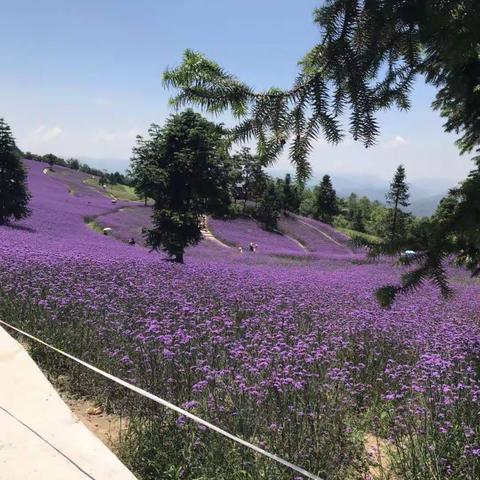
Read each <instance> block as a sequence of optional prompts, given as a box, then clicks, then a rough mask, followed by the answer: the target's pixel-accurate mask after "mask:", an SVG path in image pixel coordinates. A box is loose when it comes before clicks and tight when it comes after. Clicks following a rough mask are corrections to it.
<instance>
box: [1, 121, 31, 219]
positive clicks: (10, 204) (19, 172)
mask: <svg viewBox="0 0 480 480" xmlns="http://www.w3.org/2000/svg"><path fill="white" fill-rule="evenodd" d="M16 150H17V148H16V145H15V140H14V139H13V136H12V132H11V130H10V127H9V126H8V125H7V124H6V123H5V121H4V119H3V118H0V225H4V224H5V223H7V222H8V221H9V219H10V218H12V217H13V218H14V219H15V220H20V219H22V218H25V217H27V216H28V215H30V210H29V208H28V202H29V200H30V194H29V192H28V190H27V187H26V179H27V174H26V172H25V169H24V168H23V165H22V163H21V161H20V159H19V158H18V155H17V154H16Z"/></svg>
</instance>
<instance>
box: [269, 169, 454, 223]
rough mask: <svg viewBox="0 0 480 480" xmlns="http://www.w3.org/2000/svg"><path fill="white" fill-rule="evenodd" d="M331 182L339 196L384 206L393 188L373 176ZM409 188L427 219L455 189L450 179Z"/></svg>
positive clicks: (415, 208) (315, 180)
mask: <svg viewBox="0 0 480 480" xmlns="http://www.w3.org/2000/svg"><path fill="white" fill-rule="evenodd" d="M270 174H271V175H273V176H280V177H283V176H284V175H285V173H281V172H277V171H275V170H274V169H272V170H271V172H270ZM331 177H332V182H333V186H334V188H335V190H336V191H337V195H339V196H340V197H348V196H349V195H350V194H351V193H352V192H354V193H356V194H357V195H359V196H366V197H368V198H369V199H371V200H378V201H379V202H382V203H384V202H385V194H386V193H387V190H388V187H389V185H390V180H385V179H383V178H379V177H375V176H373V175H357V174H355V175H345V174H331ZM320 180H321V176H317V175H315V176H313V177H312V178H311V179H310V180H309V181H308V183H307V185H308V186H309V187H312V186H314V185H318V183H319V182H320ZM409 186H410V203H411V205H410V208H409V211H411V212H412V213H413V214H414V215H416V216H419V217H428V216H430V215H432V213H433V212H434V211H435V209H436V208H437V205H438V203H439V202H440V200H441V199H442V198H443V197H444V196H445V195H446V194H447V193H448V190H449V189H450V188H452V187H454V186H455V182H452V181H451V180H449V179H448V178H418V179H415V180H414V181H412V182H409Z"/></svg>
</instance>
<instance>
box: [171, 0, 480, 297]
mask: <svg viewBox="0 0 480 480" xmlns="http://www.w3.org/2000/svg"><path fill="white" fill-rule="evenodd" d="M478 18H480V2H479V1H478V0H442V1H437V0H412V1H405V0H370V1H368V2H367V1H358V0H327V1H326V2H325V3H324V5H323V6H322V7H320V8H318V9H317V10H315V15H314V19H315V22H316V23H317V24H318V26H319V27H320V33H321V36H320V41H319V43H318V44H317V45H315V46H314V47H313V48H312V50H311V51H310V52H308V53H307V54H306V55H305V57H304V58H303V60H302V61H301V63H300V68H301V70H300V73H299V75H298V76H297V80H296V81H295V83H294V85H293V86H292V88H291V89H289V90H285V91H281V90H278V89H270V90H268V91H266V92H255V91H254V90H253V89H252V88H251V87H250V86H248V85H246V84H245V83H243V82H241V81H240V80H238V79H237V78H236V77H235V76H233V75H232V74H230V73H228V72H226V71H225V70H224V69H222V68H221V67H220V66H219V65H218V64H216V63H215V62H213V61H211V60H209V59H207V58H206V57H205V56H203V55H201V54H200V53H197V52H193V51H190V50H188V51H186V52H185V54H184V58H183V63H182V64H181V65H180V66H179V67H177V68H174V69H171V70H167V71H166V72H165V74H164V80H165V82H166V84H167V85H168V86H170V87H172V88H175V89H177V90H178V94H177V95H176V96H175V97H174V98H173V99H172V103H173V104H176V105H185V104H195V105H198V106H200V107H203V108H205V109H206V110H208V111H211V112H214V113H220V112H224V111H226V110H230V111H231V112H232V113H233V114H234V115H235V116H236V117H237V118H238V119H239V124H238V125H237V127H236V128H235V129H233V131H232V139H240V140H242V139H251V138H252V137H254V138H256V139H257V141H258V147H257V149H258V152H259V155H260V157H261V158H262V161H264V162H271V161H273V160H274V159H275V158H277V157H278V155H279V153H280V152H281V151H282V149H283V147H284V146H285V145H286V139H288V138H292V140H293V141H292V143H291V148H290V152H289V154H290V159H291V161H292V163H293V164H294V165H295V166H296V167H297V175H298V177H299V178H300V179H301V180H305V179H306V178H307V177H308V176H309V174H310V166H309V162H308V155H309V154H310V152H311V150H312V144H313V142H314V141H315V140H316V139H318V138H319V137H320V136H321V135H323V136H324V137H325V138H326V139H327V140H328V141H330V142H332V143H338V142H339V141H340V140H341V139H342V138H343V132H342V129H341V125H342V123H341V122H340V118H341V117H342V116H347V115H348V116H349V120H350V122H349V125H350V133H351V134H352V136H353V137H354V139H356V140H360V141H362V142H363V143H364V144H365V145H366V146H371V145H373V144H374V143H375V139H376V138H377V136H378V134H379V126H378V123H377V120H376V114H377V112H378V111H379V110H382V109H386V108H391V107H397V108H399V109H402V110H406V109H409V108H410V95H411V91H412V87H413V85H414V81H415V77H416V76H417V75H422V76H423V78H424V80H425V81H426V82H427V83H429V84H431V85H433V86H434V87H435V88H436V89H437V94H436V98H435V101H434V102H433V104H432V107H433V108H434V109H436V110H438V111H439V112H440V115H441V116H442V117H443V118H444V119H445V123H444V129H445V130H446V131H447V132H455V133H456V134H457V135H459V138H458V140H457V145H458V147H459V149H460V151H461V152H462V153H464V152H471V151H473V150H475V149H478V147H479V146H480V74H479V72H480V57H479V54H478V52H479V49H480V28H479V27H478ZM476 169H477V173H479V174H480V165H479V164H478V162H476ZM473 177H475V171H474V172H472V175H471V176H470V177H469V178H470V180H471V178H473ZM470 180H469V181H468V184H470V183H471V182H470ZM465 198H466V202H467V203H464V204H463V203H462V209H461V210H462V212H464V211H466V210H469V209H470V210H471V211H472V212H476V211H477V205H476V204H475V203H468V202H475V201H476V198H477V197H475V196H474V195H471V194H469V195H467V196H466V197H465ZM456 215H457V213H455V214H454V217H456ZM472 216H474V215H471V216H470V218H471V217H472ZM462 218H463V219H467V218H468V217H467V216H466V215H465V216H463V217H462ZM452 221H454V220H453V219H452ZM445 224H446V223H445V222H444V223H440V224H439V223H437V222H433V223H430V224H428V225H427V224H423V225H422V229H423V231H424V230H425V229H426V228H432V235H431V236H432V238H433V237H434V236H435V235H436V233H435V232H436V229H440V228H441V225H445ZM477 225H478V223H477V224H475V223H468V222H466V221H461V222H460V221H459V222H458V224H457V226H458V228H462V229H464V230H463V231H462V232H457V233H458V234H459V235H460V236H461V237H462V238H463V239H464V240H465V241H466V242H467V241H472V242H474V240H475V239H476V238H477V237H476V232H477V228H478V227H477ZM448 236H449V232H447V231H445V232H444V237H448ZM401 243H402V242H397V241H396V242H394V243H393V244H391V245H390V246H386V245H384V248H383V251H384V252H389V253H390V254H398V252H399V250H398V249H399V248H402V245H401ZM430 244H431V246H432V248H444V247H445V248H446V247H447V246H446V245H445V244H443V243H441V242H440V243H435V244H434V243H430ZM424 246H425V244H424ZM394 247H395V248H394ZM378 248H379V247H377V246H375V249H376V250H375V251H376V252H378ZM469 248H471V249H472V251H476V248H477V244H476V243H472V244H471V245H469ZM447 250H448V249H447ZM374 253H375V252H374ZM443 253H445V252H442V251H440V250H437V251H428V254H429V255H426V256H424V257H422V258H423V260H422V261H421V262H420V265H418V266H417V268H416V269H415V270H413V272H415V274H416V275H419V277H418V278H419V280H418V282H417V285H420V284H421V282H422V281H423V280H424V279H425V278H427V277H430V278H432V279H433V280H434V281H435V276H434V274H435V268H438V270H437V271H436V273H437V274H438V275H441V268H440V267H441V266H440V265H439V264H438V262H437V263H435V262H433V263H432V262H431V260H432V259H434V258H435V259H441V258H444V256H443ZM452 253H453V252H450V254H452ZM456 253H457V254H458V257H459V259H462V258H465V257H464V256H463V251H458V252H456ZM418 258H420V257H418ZM473 258H475V259H476V262H477V265H480V258H478V257H473ZM427 259H430V260H429V261H430V263H429V264H428V265H427V264H426V263H425V262H426V261H427ZM466 265H467V266H469V265H470V264H469V262H468V263H466ZM469 268H470V266H469ZM473 271H477V270H473ZM443 291H444V290H443Z"/></svg>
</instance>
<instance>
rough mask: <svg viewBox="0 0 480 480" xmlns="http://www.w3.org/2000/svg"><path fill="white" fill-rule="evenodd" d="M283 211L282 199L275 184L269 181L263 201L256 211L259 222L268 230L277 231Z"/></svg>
mask: <svg viewBox="0 0 480 480" xmlns="http://www.w3.org/2000/svg"><path fill="white" fill-rule="evenodd" d="M281 210H282V204H281V199H280V198H279V192H278V189H277V187H276V185H275V182H274V181H273V180H271V179H268V181H267V185H266V188H265V191H264V193H263V196H262V199H261V200H260V203H259V205H258V207H257V209H256V217H257V220H258V221H259V222H260V223H261V224H262V225H263V227H264V228H265V229H266V230H269V231H274V230H276V229H277V223H278V219H279V217H280V212H281Z"/></svg>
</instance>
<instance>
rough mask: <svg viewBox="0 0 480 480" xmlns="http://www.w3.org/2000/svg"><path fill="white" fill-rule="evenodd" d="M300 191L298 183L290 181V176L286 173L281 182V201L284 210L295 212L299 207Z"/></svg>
mask: <svg viewBox="0 0 480 480" xmlns="http://www.w3.org/2000/svg"><path fill="white" fill-rule="evenodd" d="M300 201H301V200H300V193H299V188H298V185H294V184H293V182H292V176H291V175H290V174H289V173H287V174H286V175H285V180H284V182H283V203H284V210H285V212H287V211H290V212H293V213H297V212H298V209H299V208H300Z"/></svg>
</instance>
